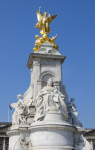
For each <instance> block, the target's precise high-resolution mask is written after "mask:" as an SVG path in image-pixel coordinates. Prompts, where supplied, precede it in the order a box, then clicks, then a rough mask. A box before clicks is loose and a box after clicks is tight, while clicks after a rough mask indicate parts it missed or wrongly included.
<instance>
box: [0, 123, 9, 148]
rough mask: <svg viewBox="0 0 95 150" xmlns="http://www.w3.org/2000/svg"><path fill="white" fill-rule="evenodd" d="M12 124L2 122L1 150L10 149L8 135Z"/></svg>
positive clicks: (0, 124) (0, 132)
mask: <svg viewBox="0 0 95 150" xmlns="http://www.w3.org/2000/svg"><path fill="white" fill-rule="evenodd" d="M11 125H12V124H11V123H8V122H0V150H8V148H9V137H8V136H7V135H6V132H7V131H8V129H9V127H10V126H11Z"/></svg>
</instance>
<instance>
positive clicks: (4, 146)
mask: <svg viewBox="0 0 95 150" xmlns="http://www.w3.org/2000/svg"><path fill="white" fill-rule="evenodd" d="M5 148H6V145H5V137H3V150H5Z"/></svg>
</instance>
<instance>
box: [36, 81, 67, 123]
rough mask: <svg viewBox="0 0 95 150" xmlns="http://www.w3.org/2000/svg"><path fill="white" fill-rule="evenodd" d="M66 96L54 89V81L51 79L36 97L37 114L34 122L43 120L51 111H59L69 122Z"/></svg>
mask: <svg viewBox="0 0 95 150" xmlns="http://www.w3.org/2000/svg"><path fill="white" fill-rule="evenodd" d="M64 98H65V96H64V95H63V94H62V93H61V92H60V91H59V90H58V89H57V88H56V87H53V81H52V79H51V78H50V79H49V80H48V81H47V86H45V87H44V88H43V89H42V90H41V91H40V92H39V94H38V96H37V97H36V101H35V104H36V114H35V117H34V121H37V120H42V119H43V117H44V116H45V115H46V113H47V112H49V111H53V110H54V111H57V112H59V113H62V114H63V115H64V117H65V118H66V120H68V112H67V106H66V104H65V101H64Z"/></svg>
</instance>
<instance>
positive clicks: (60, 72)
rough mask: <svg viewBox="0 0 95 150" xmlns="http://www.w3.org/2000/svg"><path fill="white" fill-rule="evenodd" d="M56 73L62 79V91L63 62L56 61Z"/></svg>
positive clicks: (60, 88)
mask: <svg viewBox="0 0 95 150" xmlns="http://www.w3.org/2000/svg"><path fill="white" fill-rule="evenodd" d="M56 74H57V76H58V77H59V81H60V87H59V90H60V92H61V91H62V69H61V62H60V61H56Z"/></svg>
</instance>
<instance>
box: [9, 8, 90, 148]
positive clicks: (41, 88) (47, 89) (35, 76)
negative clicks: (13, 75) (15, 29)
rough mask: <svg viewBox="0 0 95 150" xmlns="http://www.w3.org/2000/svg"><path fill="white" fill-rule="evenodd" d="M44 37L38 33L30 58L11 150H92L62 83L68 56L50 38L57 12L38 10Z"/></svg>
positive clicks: (12, 129)
mask: <svg viewBox="0 0 95 150" xmlns="http://www.w3.org/2000/svg"><path fill="white" fill-rule="evenodd" d="M36 14H37V19H38V23H37V24H36V26H35V27H36V28H38V29H39V30H40V34H41V37H39V35H36V36H35V38H36V41H35V47H34V48H33V50H34V53H31V54H30V56H29V59H28V63H27V67H28V68H29V69H30V70H31V84H30V87H29V88H28V90H27V91H26V92H25V93H24V96H23V98H22V95H21V94H19V95H17V98H18V102H17V103H12V104H11V106H12V107H13V108H14V109H15V111H14V113H13V116H12V126H11V127H10V130H9V131H8V132H7V134H8V136H9V150H92V147H91V145H90V143H89V142H88V141H87V140H86V139H85V138H84V137H83V135H82V129H83V128H82V123H81V121H80V120H79V119H78V112H77V108H76V105H75V104H74V99H73V98H71V99H70V101H69V100H68V95H67V93H66V90H65V86H64V85H63V83H62V69H61V67H62V64H63V62H64V60H65V58H66V56H64V55H61V54H60V53H59V51H58V45H57V44H56V43H55V40H56V38H57V35H56V36H53V37H52V38H49V36H48V34H49V33H50V32H51V31H50V27H49V25H50V23H51V22H52V21H53V20H54V19H55V18H56V17H57V15H54V16H50V14H48V13H47V12H44V15H43V14H42V13H41V7H40V8H39V12H38V11H36Z"/></svg>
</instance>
